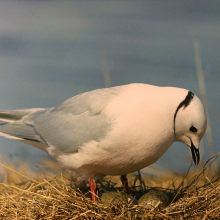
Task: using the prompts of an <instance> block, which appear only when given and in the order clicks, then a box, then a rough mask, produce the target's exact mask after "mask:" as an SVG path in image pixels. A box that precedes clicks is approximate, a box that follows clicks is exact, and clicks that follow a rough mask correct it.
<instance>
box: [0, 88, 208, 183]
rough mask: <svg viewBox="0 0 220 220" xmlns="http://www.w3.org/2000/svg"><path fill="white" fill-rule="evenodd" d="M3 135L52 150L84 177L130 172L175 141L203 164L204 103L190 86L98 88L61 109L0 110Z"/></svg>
mask: <svg viewBox="0 0 220 220" xmlns="http://www.w3.org/2000/svg"><path fill="white" fill-rule="evenodd" d="M0 120H1V121H5V123H3V124H1V125H0V132H1V133H0V135H2V136H5V137H7V138H13V139H17V140H19V141H23V142H25V143H28V144H30V145H33V146H35V147H38V148H40V149H42V150H44V151H46V152H48V153H49V154H50V155H51V156H52V157H54V158H55V159H57V161H58V162H59V163H60V164H61V166H63V167H64V168H67V169H71V170H73V171H75V172H76V174H77V175H78V176H79V177H80V178H82V179H88V178H95V177H101V176H105V175H125V174H127V173H130V172H133V171H136V170H139V169H142V168H144V167H146V166H148V165H150V164H152V163H154V162H155V161H157V160H158V159H159V158H160V157H161V156H162V155H163V154H164V153H165V152H166V150H167V149H168V148H169V147H170V146H171V145H172V143H173V142H174V141H181V142H183V143H185V144H186V145H187V146H188V147H189V148H190V149H191V151H192V156H193V160H194V162H195V163H196V164H198V162H199V150H198V148H199V142H200V140H201V138H202V137H203V135H204V133H205V130H206V115H205V111H204V108H203V105H202V103H201V101H200V100H199V99H198V98H197V97H196V96H195V95H194V94H193V93H192V92H189V91H187V90H185V89H181V88H173V87H157V86H152V85H147V84H129V85H124V86H118V87H112V88H105V89H99V90H94V91H91V92H87V93H83V94H80V95H77V96H74V97H72V98H70V99H68V100H67V101H65V102H63V103H61V104H60V105H58V106H57V107H54V108H48V109H25V110H14V111H4V112H0Z"/></svg>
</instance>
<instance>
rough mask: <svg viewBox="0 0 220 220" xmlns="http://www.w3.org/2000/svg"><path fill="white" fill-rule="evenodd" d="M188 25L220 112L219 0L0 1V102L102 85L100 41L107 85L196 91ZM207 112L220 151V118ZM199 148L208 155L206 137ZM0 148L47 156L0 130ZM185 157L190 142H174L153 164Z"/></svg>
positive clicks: (57, 97) (173, 166) (171, 165)
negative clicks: (141, 84)
mask: <svg viewBox="0 0 220 220" xmlns="http://www.w3.org/2000/svg"><path fill="white" fill-rule="evenodd" d="M193 32H196V36H197V37H198V39H199V43H200V47H201V58H202V65H203V71H204V75H205V83H206V92H207V97H208V100H209V102H210V104H211V105H212V107H213V108H214V109H215V110H216V111H217V112H219V113H220V102H219V94H220V61H219V60H220V2H219V1H214V0H213V1H208V0H207V1H204V0H201V1H195V0H191V1H185V0H178V1H177V0H172V1H171V0H167V1H164V0H161V1H158V0H154V1H147V0H145V1H95V0H94V1H0V79H1V80H0V109H1V110H6V109H22V108H32V107H52V106H55V105H57V104H59V103H60V102H62V101H64V100H65V99H67V98H69V97H72V96H73V95H76V94H79V93H82V92H85V91H89V90H92V89H97V88H103V87H105V83H104V77H103V70H102V61H101V57H100V42H102V45H103V46H101V49H102V50H104V51H105V55H106V61H107V63H108V67H109V71H110V77H111V84H112V86H116V85H122V84H128V83H132V82H142V83H148V84H154V85H159V86H175V87H183V88H186V89H189V90H191V91H193V92H194V93H195V94H197V95H198V96H199V90H198V82H197V75H196V68H195V58H194V48H193ZM209 113H210V119H211V127H212V135H213V143H214V146H215V153H218V152H219V149H220V147H219V145H218V143H219V131H220V127H219V122H218V121H217V119H216V116H214V115H213V114H212V112H209ZM201 152H202V155H203V157H204V158H205V160H207V159H208V158H209V151H208V146H207V142H206V139H204V142H203V147H202V149H201ZM0 154H1V155H2V158H3V159H4V155H6V156H10V158H21V159H22V160H24V161H29V162H30V161H31V163H32V164H33V166H36V165H37V164H38V162H39V158H41V157H42V156H47V154H46V153H44V152H41V151H40V150H38V149H34V148H33V147H31V146H28V145H25V144H22V143H20V142H16V141H13V140H8V139H4V138H2V137H0ZM187 158H189V159H187ZM190 158H191V153H190V152H189V150H188V148H187V147H186V146H184V145H183V144H178V143H175V144H174V145H173V146H172V147H171V148H170V149H169V150H168V152H167V153H166V154H165V155H164V156H163V157H162V159H161V160H160V161H159V165H161V166H163V167H164V168H166V169H168V170H175V171H178V172H180V171H181V172H182V171H185V170H187V168H188V167H189V165H190V163H191V159H190ZM167 161H168V162H167ZM164 163H165V164H164Z"/></svg>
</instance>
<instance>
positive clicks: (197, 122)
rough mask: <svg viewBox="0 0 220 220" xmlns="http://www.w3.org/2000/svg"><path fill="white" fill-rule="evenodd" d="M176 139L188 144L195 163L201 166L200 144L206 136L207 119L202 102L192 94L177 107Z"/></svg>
mask: <svg viewBox="0 0 220 220" xmlns="http://www.w3.org/2000/svg"><path fill="white" fill-rule="evenodd" d="M173 123H174V125H173V126H174V127H173V128H174V138H175V141H180V142H182V143H184V144H186V145H187V146H188V147H189V148H190V150H191V153H192V158H193V161H194V163H195V164H196V165H198V164H199V160H200V154H199V143H200V141H201V139H202V137H203V136H204V134H205V131H206V127H207V118H206V114H205V110H204V107H203V104H202V102H201V101H200V100H199V98H198V97H197V96H195V95H194V94H193V93H192V92H190V91H189V92H188V94H187V95H186V97H185V99H184V100H183V101H182V102H181V103H180V104H179V106H177V109H176V112H175V115H174V121H173Z"/></svg>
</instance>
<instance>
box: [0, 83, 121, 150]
mask: <svg viewBox="0 0 220 220" xmlns="http://www.w3.org/2000/svg"><path fill="white" fill-rule="evenodd" d="M120 90H121V87H114V88H107V89H100V90H94V91H91V92H87V93H83V94H80V95H77V96H74V97H72V98H70V99H68V100H66V101H65V102H63V103H61V104H60V105H58V106H57V107H55V108H51V109H42V110H36V111H33V112H31V113H28V111H27V110H26V112H27V114H23V115H22V114H21V113H19V114H20V117H18V116H17V118H18V120H17V121H14V122H13V123H7V124H3V125H0V132H1V133H0V135H2V134H7V135H10V136H12V137H10V138H13V137H14V138H15V139H16V138H21V139H24V140H29V141H32V142H40V143H42V144H44V146H45V147H47V146H52V147H54V148H55V149H56V150H58V151H62V152H64V153H71V152H76V151H77V150H78V148H79V147H80V146H82V145H83V144H85V143H87V142H89V141H92V140H95V141H98V140H100V139H101V138H102V137H104V136H105V135H106V134H107V132H108V131H109V130H110V129H111V125H112V119H110V118H108V117H107V116H106V115H104V114H103V112H102V110H103V109H104V108H105V106H106V105H107V104H108V103H109V102H110V101H111V100H112V99H113V98H114V97H115V96H116V95H117V94H118V93H119V92H120ZM17 111H18V110H17ZM17 113H18V112H17ZM4 114H5V113H4ZM0 117H1V113H0ZM14 117H15V116H14ZM15 118H16V117H15ZM0 120H1V119H0ZM24 142H25V141H24ZM26 142H27V141H26ZM27 143H28V142H27ZM31 145H33V146H35V145H34V144H31ZM41 149H42V148H41ZM43 150H46V149H43Z"/></svg>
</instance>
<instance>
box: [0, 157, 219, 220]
mask: <svg viewBox="0 0 220 220" xmlns="http://www.w3.org/2000/svg"><path fill="white" fill-rule="evenodd" d="M217 156H218V155H217ZM217 156H216V157H217ZM216 157H215V158H212V159H211V160H209V161H208V162H207V163H206V164H205V165H204V166H203V167H202V168H201V169H200V170H197V171H189V172H188V174H187V175H185V176H183V175H180V176H176V175H175V176H174V175H170V176H166V177H157V178H155V179H154V180H153V181H152V179H151V178H149V177H146V176H143V177H142V181H143V182H144V183H145V184H144V187H143V189H142V190H141V189H140V186H139V181H138V179H137V177H136V176H134V175H133V176H132V175H130V176H129V177H128V178H129V180H130V185H132V187H131V190H132V192H133V195H134V196H135V197H136V198H137V199H138V198H140V196H141V195H142V194H143V193H146V192H149V191H151V190H160V191H163V192H164V193H165V194H166V195H167V196H168V197H169V199H170V201H171V203H170V205H169V206H168V207H166V208H165V209H163V210H157V209H156V208H154V207H152V209H151V210H147V209H145V208H144V207H142V206H138V205H132V204H129V203H128V202H127V199H126V198H125V199H124V200H123V201H118V202H116V203H114V204H109V205H106V204H103V203H102V202H101V200H100V199H99V196H98V195H101V194H102V192H105V191H115V190H118V191H122V190H123V188H122V187H118V186H117V185H119V184H117V181H116V182H115V179H107V178H106V179H103V180H100V181H99V182H98V195H97V200H98V201H97V203H93V202H92V201H91V199H90V193H89V185H88V183H86V182H78V181H76V180H74V179H71V175H70V176H67V177H64V175H61V176H59V177H58V176H55V177H53V178H52V177H51V178H50V179H49V180H48V179H45V178H44V177H42V176H41V177H38V178H36V176H34V179H32V178H31V175H28V176H27V175H26V176H24V175H23V174H21V173H18V172H17V171H14V170H12V168H10V167H8V166H7V167H6V166H4V167H5V168H7V175H8V176H7V183H1V184H0V186H1V187H0V219H7V220H8V219H28V220H29V219H31V220H32V219H44V220H45V219H54V220H55V219H62V220H65V219H68V220H70V219H219V216H220V199H219V198H220V177H219V175H218V173H217V172H215V173H213V172H211V165H212V163H213V161H214V160H215V159H216ZM28 172H29V171H28ZM33 175H36V174H33ZM51 175H52V174H51ZM47 177H48V175H47ZM152 182H154V184H151V183H152ZM148 183H149V185H151V186H152V185H157V186H161V183H163V186H164V184H165V183H166V184H167V187H163V188H162V187H146V186H145V185H148Z"/></svg>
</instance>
